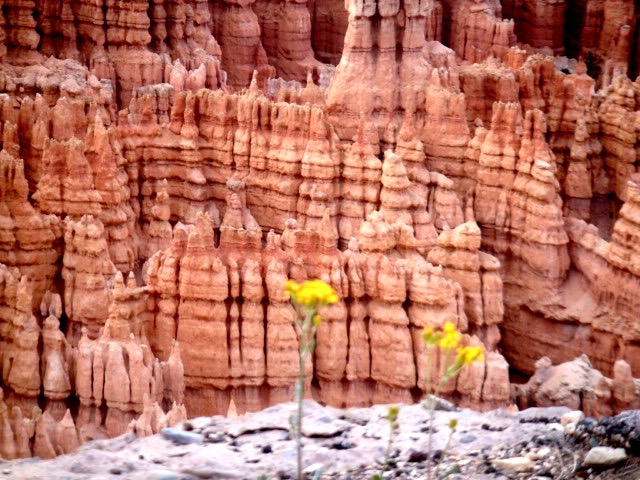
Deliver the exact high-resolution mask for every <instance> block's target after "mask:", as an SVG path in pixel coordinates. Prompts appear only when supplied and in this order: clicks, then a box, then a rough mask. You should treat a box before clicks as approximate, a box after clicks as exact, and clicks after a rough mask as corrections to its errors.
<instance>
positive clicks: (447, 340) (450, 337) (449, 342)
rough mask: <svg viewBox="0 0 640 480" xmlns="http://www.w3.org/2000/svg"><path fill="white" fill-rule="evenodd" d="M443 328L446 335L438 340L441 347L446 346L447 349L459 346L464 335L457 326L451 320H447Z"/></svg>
mask: <svg viewBox="0 0 640 480" xmlns="http://www.w3.org/2000/svg"><path fill="white" fill-rule="evenodd" d="M442 330H443V331H444V337H443V338H442V339H440V341H439V342H438V345H439V346H440V348H444V349H445V350H453V349H454V348H457V347H458V345H459V344H460V340H461V339H462V335H460V332H458V330H456V326H455V325H454V324H453V323H451V322H446V323H445V324H444V327H443V329H442Z"/></svg>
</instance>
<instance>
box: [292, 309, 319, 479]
mask: <svg viewBox="0 0 640 480" xmlns="http://www.w3.org/2000/svg"><path fill="white" fill-rule="evenodd" d="M313 317H314V312H313V311H312V310H307V312H306V315H305V318H304V321H302V322H300V321H299V322H298V325H300V330H301V331H300V350H299V355H298V359H299V372H298V380H297V381H296V386H295V397H296V403H297V407H298V416H297V418H296V426H295V433H296V454H297V478H298V480H303V475H302V416H303V414H304V387H305V385H304V377H305V375H304V374H305V372H304V369H305V360H306V359H307V355H308V354H309V353H311V350H312V349H313V338H309V337H313V336H315V328H313Z"/></svg>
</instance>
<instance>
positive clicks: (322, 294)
mask: <svg viewBox="0 0 640 480" xmlns="http://www.w3.org/2000/svg"><path fill="white" fill-rule="evenodd" d="M284 290H285V292H286V293H288V294H289V295H290V296H291V299H292V300H293V301H294V302H295V303H297V304H299V305H302V306H304V307H307V308H316V307H321V306H324V305H331V304H332V303H336V302H337V301H338V295H336V293H335V292H334V291H333V288H331V285H328V284H327V283H325V282H323V281H322V280H307V281H304V282H302V283H296V282H294V281H293V280H287V283H285V285H284Z"/></svg>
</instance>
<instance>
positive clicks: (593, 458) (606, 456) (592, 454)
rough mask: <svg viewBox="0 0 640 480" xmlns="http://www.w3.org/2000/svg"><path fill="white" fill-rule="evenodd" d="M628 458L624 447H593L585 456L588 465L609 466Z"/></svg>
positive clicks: (585, 462)
mask: <svg viewBox="0 0 640 480" xmlns="http://www.w3.org/2000/svg"><path fill="white" fill-rule="evenodd" d="M626 459H627V452H625V451H624V448H611V447H593V448H592V449H591V450H589V452H588V453H587V455H586V456H585V457H584V462H583V464H584V466H586V467H607V466H610V465H615V464H616V463H620V462H623V461H625V460H626Z"/></svg>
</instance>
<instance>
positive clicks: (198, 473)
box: [180, 467, 242, 479]
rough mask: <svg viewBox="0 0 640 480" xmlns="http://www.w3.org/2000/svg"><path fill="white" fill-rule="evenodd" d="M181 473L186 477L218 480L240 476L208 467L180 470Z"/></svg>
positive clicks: (239, 476)
mask: <svg viewBox="0 0 640 480" xmlns="http://www.w3.org/2000/svg"><path fill="white" fill-rule="evenodd" d="M180 472H181V473H184V474H186V475H192V476H194V477H196V478H203V479H208V478H219V479H227V478H241V477H242V475H241V474H240V473H238V472H231V471H221V470H217V469H215V468H209V467H187V468H183V469H182V470H180Z"/></svg>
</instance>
